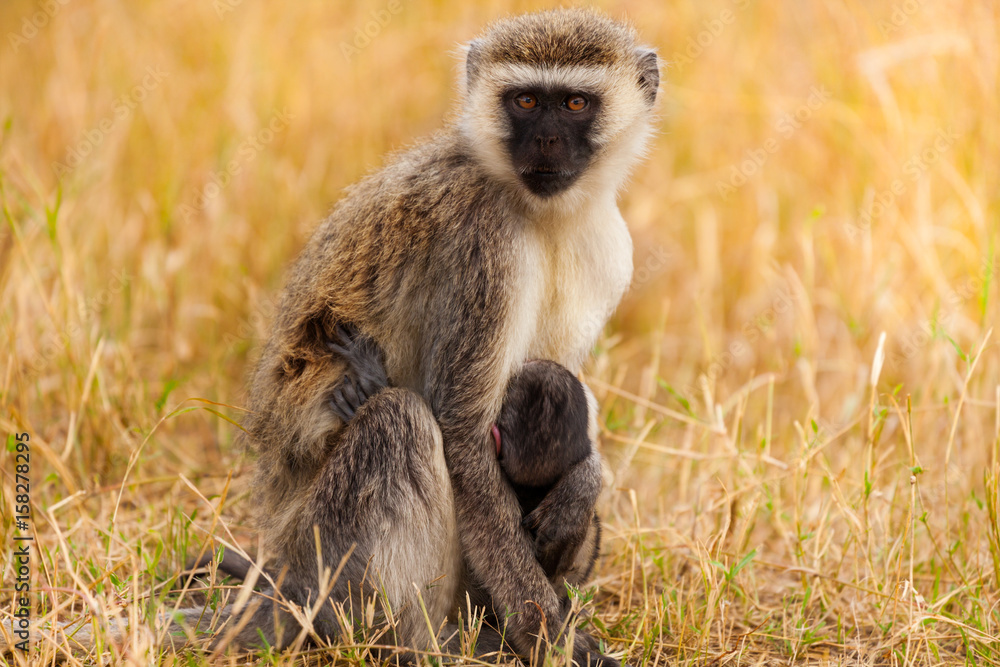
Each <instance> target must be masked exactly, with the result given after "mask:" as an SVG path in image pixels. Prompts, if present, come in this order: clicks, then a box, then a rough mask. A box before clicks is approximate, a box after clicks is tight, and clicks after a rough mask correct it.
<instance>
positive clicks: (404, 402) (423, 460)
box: [268, 388, 461, 649]
mask: <svg viewBox="0 0 1000 667" xmlns="http://www.w3.org/2000/svg"><path fill="white" fill-rule="evenodd" d="M311 484H312V486H311V489H310V491H309V494H308V500H307V501H306V503H305V504H304V505H303V506H302V507H301V508H299V509H298V510H297V512H296V516H289V517H288V524H289V527H288V529H287V531H285V532H284V534H282V535H280V536H278V537H277V539H276V540H275V544H274V545H270V546H269V547H268V549H269V551H271V552H273V553H275V556H276V557H277V563H276V568H278V569H280V568H281V567H284V566H287V576H286V581H287V582H288V583H287V584H282V586H281V592H282V593H283V594H285V595H286V596H289V597H291V598H292V599H294V600H295V601H296V602H297V603H299V604H301V605H303V606H306V605H309V606H315V605H314V603H315V601H316V600H317V599H319V598H320V597H322V596H326V597H328V598H329V602H326V603H324V604H322V605H320V606H319V610H318V613H317V615H316V617H315V618H314V619H313V621H312V624H313V628H314V630H315V632H316V634H317V635H318V636H319V637H328V638H329V639H330V640H332V641H336V640H338V639H339V638H340V633H341V632H342V631H343V630H344V629H342V628H340V624H339V622H338V620H337V613H336V612H335V610H334V608H333V606H332V605H331V604H330V602H332V603H334V604H345V605H346V606H345V611H349V612H350V613H352V614H353V617H354V619H356V620H360V619H363V618H364V617H365V611H366V609H365V603H367V602H369V601H370V600H371V599H372V597H373V596H376V597H377V599H376V608H377V609H378V610H379V611H380V615H381V616H383V617H384V618H385V619H386V620H387V621H388V622H389V623H390V625H391V626H392V629H393V634H394V635H395V641H397V642H398V643H400V644H402V645H406V646H409V647H412V648H416V649H422V648H426V647H427V645H428V643H429V640H430V637H431V630H429V628H428V622H427V619H425V618H424V615H423V611H422V609H423V608H426V610H427V616H428V618H429V619H430V622H431V625H432V626H433V628H434V629H433V632H435V633H436V632H437V629H438V625H439V624H440V623H441V622H442V621H443V620H444V618H445V617H446V616H447V615H448V613H449V612H450V611H451V610H452V608H453V606H454V604H455V598H456V591H457V587H458V584H459V578H460V574H461V553H460V550H459V544H458V535H457V532H456V528H455V509H454V502H453V499H452V490H451V482H450V478H449V475H448V470H447V467H446V465H445V459H444V450H443V446H442V441H441V432H440V429H439V428H438V425H437V422H436V421H435V419H434V417H433V415H432V414H431V412H430V409H429V408H428V407H427V404H426V403H425V402H424V400H423V399H421V398H420V397H419V396H418V395H416V394H415V393H413V392H410V391H407V390H404V389H395V388H387V389H383V390H382V391H379V392H378V393H377V394H375V395H374V396H372V397H371V398H369V399H368V400H367V401H366V402H365V403H364V404H363V405H361V406H360V408H359V409H358V411H357V413H356V414H355V416H354V418H353V419H351V421H350V422H349V423H348V424H347V425H346V426H345V427H344V429H343V431H342V432H341V433H340V434H339V435H338V436H337V438H335V439H334V440H333V441H332V442H331V451H330V453H329V456H328V458H327V460H326V462H325V463H324V464H323V467H322V469H321V470H320V471H319V473H318V474H317V476H316V477H315V479H314V480H313V482H312V483H311ZM314 526H315V527H316V529H318V534H319V540H320V543H319V545H317V544H316V539H315V535H316V532H317V531H316V530H314ZM348 554H350V555H349V556H348ZM345 556H346V561H345V564H344V567H343V569H342V571H341V573H340V575H339V577H338V578H337V580H336V581H335V582H333V583H332V588H331V587H330V585H329V584H328V585H327V587H326V588H325V589H324V587H323V586H322V585H321V581H320V577H319V574H318V573H319V572H320V568H321V567H322V568H330V570H331V571H332V570H335V569H336V568H337V567H338V564H340V563H341V561H342V559H344V558H345ZM319 559H321V561H322V562H321V563H318V560H319ZM327 591H329V592H328V593H327ZM310 601H311V602H310ZM347 603H349V605H348V604H347Z"/></svg>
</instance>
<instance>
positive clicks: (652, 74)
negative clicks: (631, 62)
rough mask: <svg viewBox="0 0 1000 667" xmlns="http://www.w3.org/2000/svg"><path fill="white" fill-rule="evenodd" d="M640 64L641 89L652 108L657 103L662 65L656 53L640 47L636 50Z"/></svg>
mask: <svg viewBox="0 0 1000 667" xmlns="http://www.w3.org/2000/svg"><path fill="white" fill-rule="evenodd" d="M635 57H636V60H637V61H638V62H639V88H641V89H642V90H643V91H644V92H645V93H646V100H647V101H648V102H649V105H650V106H653V102H655V101H656V91H657V89H658V88H659V87H660V63H659V58H658V57H657V55H656V51H654V50H653V49H650V48H647V47H645V46H640V47H639V48H637V49H636V50H635Z"/></svg>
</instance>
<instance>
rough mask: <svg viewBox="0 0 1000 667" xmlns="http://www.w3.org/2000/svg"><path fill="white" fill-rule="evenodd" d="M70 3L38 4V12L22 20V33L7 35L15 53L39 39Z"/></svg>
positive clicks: (47, 0) (62, 0) (47, 1)
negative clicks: (41, 33) (46, 27)
mask: <svg viewBox="0 0 1000 667" xmlns="http://www.w3.org/2000/svg"><path fill="white" fill-rule="evenodd" d="M69 2H70V0H44V1H43V2H40V3H38V10H37V11H35V12H34V13H33V14H31V16H25V17H24V18H23V19H22V20H21V30H20V32H8V33H7V41H8V42H9V43H10V47H11V48H12V49H13V50H14V53H17V52H18V50H19V49H20V48H21V46H22V45H24V44H27V43H28V42H30V41H31V40H33V39H34V38H35V37H37V36H38V34H39V33H40V32H41V31H42V30H44V29H45V26H47V25H48V24H49V23H51V22H52V19H54V18H55V16H56V14H58V13H59V10H61V9H62V8H63V7H65V6H66V5H68V4H69Z"/></svg>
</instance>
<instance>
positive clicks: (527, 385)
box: [494, 361, 591, 488]
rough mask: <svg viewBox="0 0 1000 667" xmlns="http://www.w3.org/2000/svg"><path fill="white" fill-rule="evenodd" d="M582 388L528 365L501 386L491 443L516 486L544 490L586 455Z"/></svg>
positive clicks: (551, 370) (541, 364)
mask: <svg viewBox="0 0 1000 667" xmlns="http://www.w3.org/2000/svg"><path fill="white" fill-rule="evenodd" d="M588 424H589V421H588V407H587V395H586V393H585V392H584V389H583V384H582V383H581V382H580V381H579V380H578V379H577V378H576V377H575V376H574V375H573V374H572V373H570V372H569V371H568V370H566V369H565V368H563V367H562V366H560V365H559V364H557V363H555V362H554V361H529V362H528V363H526V364H525V365H524V366H523V367H522V368H521V370H520V371H519V372H518V373H517V374H516V375H514V377H513V378H511V380H510V382H509V383H508V385H507V394H506V397H505V398H504V402H503V408H502V409H501V411H500V418H499V419H498V420H497V424H496V426H497V430H495V431H494V438H495V439H496V442H497V450H498V452H497V453H498V455H499V459H500V466H501V468H503V471H504V472H505V473H506V474H507V477H508V478H509V479H510V481H511V482H512V483H513V484H515V485H517V486H526V487H534V488H544V487H550V486H552V485H553V484H555V483H556V482H557V481H558V480H559V478H560V477H562V476H563V475H564V474H565V473H566V471H567V470H569V469H570V468H571V467H572V466H574V465H576V464H577V463H579V462H580V461H583V460H584V459H585V458H587V456H589V455H590V448H591V444H590V437H589V434H588V428H587V427H588Z"/></svg>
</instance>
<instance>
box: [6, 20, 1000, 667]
mask: <svg viewBox="0 0 1000 667" xmlns="http://www.w3.org/2000/svg"><path fill="white" fill-rule="evenodd" d="M398 2H399V4H395V3H388V2H382V1H381V0H375V1H374V2H373V3H370V4H366V5H364V6H362V5H360V4H359V5H357V6H354V7H348V6H347V5H346V3H335V2H320V1H319V0H309V1H303V2H295V3H265V2H263V0H211V1H210V0H205V1H204V2H180V1H179V0H163V1H161V2H147V1H141V2H131V1H126V0H47V1H45V2H42V1H41V0H40V1H39V2H37V3H33V2H30V1H27V0H3V2H2V4H0V38H2V43H0V121H2V130H0V133H2V134H0V142H2V143H0V186H2V191H0V203H2V209H3V220H2V224H0V302H2V310H0V343H2V347H0V431H2V432H3V437H4V438H7V447H6V449H5V450H4V451H3V452H2V453H0V461H2V476H0V489H2V510H0V511H2V517H3V518H2V530H0V535H2V540H3V552H2V553H3V556H2V557H0V570H2V572H3V590H2V592H0V602H2V605H3V614H4V615H8V614H10V613H12V612H13V610H14V606H13V604H12V600H13V597H14V596H13V592H12V591H13V584H14V576H15V568H14V560H13V558H12V553H13V549H14V548H15V542H14V536H15V535H18V534H22V531H18V530H17V527H16V525H15V523H14V519H15V511H16V504H17V503H16V493H15V481H16V480H15V471H16V468H15V465H16V461H15V454H16V451H14V450H16V441H15V440H13V439H11V438H8V434H10V435H11V436H13V434H15V433H22V432H24V433H28V434H29V436H30V444H31V447H32V449H31V470H30V477H31V502H32V517H31V529H30V532H32V533H33V534H34V536H35V537H36V540H37V541H36V542H35V548H36V551H35V554H34V560H33V563H32V574H31V584H32V586H33V587H34V591H36V593H37V594H36V595H35V596H34V597H33V598H32V600H33V604H34V605H35V613H36V614H47V615H48V617H49V618H53V617H55V616H58V617H59V618H60V619H63V620H68V619H75V618H86V614H87V613H88V612H94V613H95V614H96V616H97V618H98V619H99V620H96V621H94V627H96V628H97V629H98V630H99V631H100V630H101V629H102V628H104V627H106V625H105V624H106V622H107V621H106V620H104V618H105V616H106V615H114V614H117V615H119V617H120V618H126V619H131V620H132V624H131V630H130V634H129V637H128V639H127V641H126V642H125V643H124V645H121V646H104V647H103V649H102V651H101V652H100V653H95V654H92V655H91V656H89V657H87V658H86V659H83V661H84V662H94V663H100V664H108V665H117V664H133V663H135V664H149V663H153V662H166V663H174V664H176V663H177V662H180V663H181V664H202V663H203V662H204V661H206V660H207V658H205V657H204V656H203V655H200V654H187V655H181V656H180V657H179V658H178V657H175V656H172V655H165V656H162V657H158V656H157V654H156V653H155V650H156V646H157V645H158V644H157V643H158V641H159V640H160V639H161V638H162V634H158V633H157V632H155V631H154V630H151V629H150V628H149V626H148V624H144V623H139V622H138V620H139V619H141V618H143V617H145V616H146V615H147V614H148V613H150V611H149V610H150V609H151V608H152V607H157V606H160V605H164V604H174V598H169V597H165V595H166V593H167V591H168V589H169V587H170V586H175V587H176V585H175V582H172V581H171V580H170V577H169V575H170V573H171V572H174V571H176V569H177V568H178V567H179V564H180V563H181V562H182V560H183V555H184V554H185V553H193V552H194V551H195V550H196V549H197V548H199V547H200V546H201V545H202V544H203V543H204V542H205V540H206V537H207V535H209V534H210V533H214V534H215V535H217V536H219V537H222V538H224V539H227V540H236V541H238V542H239V543H241V544H243V545H245V546H247V547H250V548H252V547H253V544H254V541H253V533H252V531H251V528H250V526H249V524H248V523H247V518H246V517H247V514H248V509H249V508H248V507H247V506H248V504H249V503H247V502H246V500H245V497H246V489H245V486H241V480H242V479H245V477H246V476H245V472H246V470H247V468H248V465H249V463H248V462H246V461H244V460H242V459H241V458H240V456H239V454H238V452H236V451H235V450H234V447H233V444H232V443H233V439H234V435H235V433H236V432H237V427H236V426H235V425H234V424H233V423H232V422H231V421H230V420H238V419H239V415H240V412H239V409H238V407H237V406H239V405H241V402H242V397H243V386H244V377H245V374H246V372H247V370H248V368H249V366H250V363H251V362H252V359H253V356H254V353H255V350H256V349H257V348H258V346H259V343H260V340H261V337H262V335H263V332H264V331H265V328H266V325H267V321H268V318H269V316H270V313H271V304H272V302H273V299H274V296H275V294H276V293H277V290H278V289H279V288H280V286H281V284H282V280H283V272H284V269H285V267H286V266H287V265H288V262H289V261H290V260H291V259H292V258H293V257H294V255H295V253H296V252H297V250H298V249H299V248H300V247H301V246H302V244H303V242H304V239H305V238H306V237H307V235H308V233H309V231H310V229H311V228H312V227H313V226H314V225H315V224H316V223H317V221H318V220H320V219H321V218H322V216H323V215H324V212H325V211H326V210H327V209H328V207H329V206H330V204H331V203H332V202H333V201H335V200H336V199H337V198H338V196H339V193H340V192H341V189H342V188H343V187H344V186H346V185H347V184H349V183H351V182H352V181H354V180H355V179H357V178H358V177H359V176H360V175H361V174H363V173H364V172H365V171H366V170H369V169H371V168H373V167H376V166H377V165H379V163H380V160H381V159H382V157H381V156H382V155H383V154H384V153H385V152H386V151H387V150H390V149H393V148H397V147H401V146H404V145H405V144H406V143H408V142H410V141H412V140H414V139H415V138H417V137H419V136H421V135H423V134H425V133H427V132H429V131H431V130H432V129H433V128H435V127H437V126H438V125H439V123H440V121H441V118H442V116H443V115H445V114H446V113H447V111H448V109H449V105H450V100H451V97H452V79H453V75H454V60H453V59H452V57H451V56H450V55H449V53H448V52H449V50H451V49H453V47H454V46H455V45H456V44H457V43H458V42H459V41H462V40H466V39H468V38H470V37H471V36H472V35H474V34H475V32H476V31H477V30H478V29H479V27H480V26H481V25H482V24H483V23H484V22H485V21H487V20H488V19H490V18H491V17H494V16H497V15H499V14H501V13H504V12H509V11H521V10H525V9H529V8H533V7H539V6H542V3H536V2H492V3H479V4H475V5H473V4H472V3H463V2H459V1H458V0H439V1H436V2H425V1H422V0H398ZM606 9H608V10H609V11H611V12H613V13H615V14H619V15H621V14H626V15H628V16H629V17H631V18H632V20H633V21H634V22H635V23H636V24H637V26H638V28H639V30H640V31H641V33H642V34H643V35H644V37H645V39H646V40H648V42H649V43H651V44H653V45H656V46H658V47H659V48H660V50H661V54H662V55H663V56H664V58H665V59H666V60H668V61H669V67H668V68H665V69H664V71H663V75H664V76H663V86H662V97H663V105H662V122H661V123H660V128H661V131H660V133H659V135H658V136H657V138H656V140H655V143H654V145H653V148H652V150H651V153H650V157H649V160H648V162H647V163H646V164H645V165H644V166H643V167H642V168H640V169H639V170H638V171H637V173H636V174H635V177H634V179H633V182H632V184H631V186H630V188H629V191H628V193H627V194H626V195H625V196H624V198H623V201H622V208H623V211H624V214H625V217H626V219H627V220H629V222H630V224H631V227H632V230H633V233H634V238H635V242H636V243H635V245H636V252H635V264H636V279H635V283H634V285H633V289H632V290H631V292H630V294H629V295H628V296H627V298H626V300H625V302H624V303H623V304H622V306H621V308H620V310H619V312H618V313H617V315H616V317H615V319H614V321H613V322H612V323H611V325H610V326H609V327H608V329H607V330H606V332H605V336H604V337H603V338H602V342H601V344H600V345H599V347H598V349H597V350H596V356H595V360H594V361H593V363H592V364H591V365H590V366H589V370H588V378H589V380H590V382H591V384H592V386H593V387H594V389H595V391H597V393H598V394H599V396H600V398H601V400H602V410H603V413H602V416H603V420H602V423H603V426H604V433H603V436H602V447H603V451H604V454H605V455H606V457H607V460H608V462H609V467H610V471H611V473H612V474H613V482H612V483H611V484H609V487H608V490H607V492H606V494H605V496H604V498H603V499H602V502H601V510H602V514H603V516H604V518H605V520H606V522H607V531H606V535H607V539H606V545H605V557H604V558H603V560H602V562H601V565H600V568H599V572H598V576H597V577H596V579H595V582H594V584H595V590H594V591H593V599H592V601H591V602H590V603H589V604H590V606H591V608H592V609H593V612H594V615H595V616H594V619H593V622H592V623H593V626H594V628H593V629H594V632H595V633H596V634H597V635H599V636H600V637H601V638H602V639H603V640H604V641H605V642H607V644H608V649H609V650H610V651H612V652H615V653H616V654H619V655H623V656H625V657H626V658H627V660H628V661H629V662H630V663H632V664H636V665H640V664H641V665H666V664H681V665H707V666H711V667H716V666H719V667H721V666H723V665H735V664H743V665H748V664H791V663H796V664H817V665H819V664H871V665H876V664H878V665H883V664H884V665H896V664H918V665H938V664H983V665H986V664H998V663H1000V638H998V634H1000V590H998V575H1000V530H998V525H997V505H998V487H997V477H998V466H997V449H998V431H1000V427H998V423H1000V406H998V397H1000V393H998V392H1000V389H998V382H1000V347H998V340H1000V334H994V335H993V336H992V337H991V336H990V330H991V328H992V327H994V326H995V325H996V324H997V319H998V318H997V315H998V312H1000V309H998V306H997V299H998V289H997V283H998V277H1000V276H998V268H997V267H998V265H997V264H996V263H995V262H996V260H997V256H998V250H997V247H996V244H997V237H998V229H1000V94H998V91H1000V46H998V44H1000V8H998V5H997V4H996V3H995V2H991V1H984V0H967V1H964V2H961V1H955V2H951V1H944V0H941V1H938V0H898V1H896V2H857V1H851V0H848V1H847V2H834V1H832V0H826V1H821V0H815V1H811V2H802V1H798V0H784V1H779V2H764V1H763V0H709V1H708V2H695V1H694V0H676V1H673V2H658V1H655V0H622V1H621V2H617V3H610V2H609V3H607V4H606ZM391 10H396V11H391ZM372 12H375V13H374V14H372ZM380 12H381V13H380ZM373 17H374V18H373ZM379 18H381V20H382V24H380V23H378V22H375V23H372V21H375V20H376V19H379ZM383 24H384V25H383ZM365 29H367V30H368V31H369V33H371V35H372V36H370V37H367V38H366V39H367V43H366V41H365V39H364V38H362V37H361V36H360V34H361V33H360V32H359V31H364V30H365ZM352 49H353V50H352ZM265 129H270V130H271V132H270V134H268V133H267V132H264V130H265ZM883 332H884V333H885V339H884V344H880V342H879V340H880V335H881V334H882V333H883ZM876 360H878V361H879V362H881V363H875V362H876ZM873 367H874V368H873ZM209 401H214V402H217V403H220V404H224V405H214V406H213V405H211V404H210V403H209ZM230 470H233V471H234V474H233V481H232V483H230V478H229V474H230ZM202 494H203V495H202ZM220 506H221V519H222V521H221V522H220V521H219V520H218V517H219V516H220V515H218V514H216V512H215V510H216V509H218V508H220ZM223 522H224V523H225V527H224V526H223ZM229 531H231V533H230V532H229ZM587 596H589V593H588V594H587ZM369 639H370V637H369ZM65 641H66V640H65V639H63V638H61V637H53V636H52V635H48V636H47V637H45V638H42V639H41V640H40V642H39V645H40V647H41V649H40V651H41V652H40V653H37V654H35V656H34V657H33V658H32V659H31V661H32V662H33V663H34V664H43V663H44V664H52V662H53V661H54V651H53V646H54V644H64V643H65ZM151 651H154V652H152V653H151ZM332 656H339V658H340V659H342V660H346V661H349V662H351V663H352V664H362V663H364V662H365V661H366V660H368V661H370V657H368V658H366V656H365V651H364V648H363V647H358V646H352V645H351V644H350V642H349V641H345V643H344V645H343V646H339V647H338V648H336V649H335V652H334V653H330V652H327V653H324V654H322V655H315V654H312V655H308V654H302V655H287V654H286V655H277V656H264V657H262V658H258V659H259V660H261V661H263V662H276V663H282V664H291V663H297V662H303V661H308V662H312V663H317V662H328V661H329V660H330V659H331V657H332ZM76 660H77V659H74V662H73V664H75V661H76ZM231 660H232V661H234V662H235V661H237V659H236V658H231ZM553 660H554V661H555V662H559V660H558V658H557V657H554V658H553ZM21 661H22V658H17V662H18V664H21Z"/></svg>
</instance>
